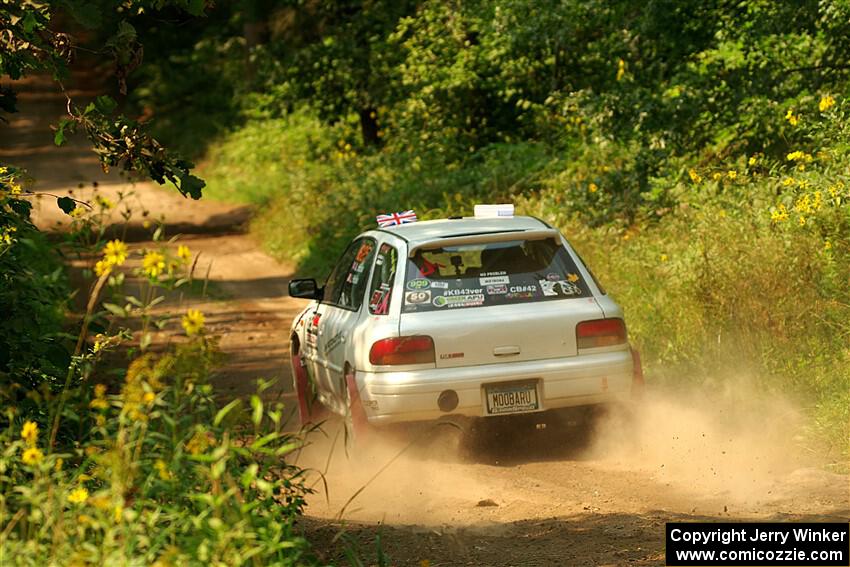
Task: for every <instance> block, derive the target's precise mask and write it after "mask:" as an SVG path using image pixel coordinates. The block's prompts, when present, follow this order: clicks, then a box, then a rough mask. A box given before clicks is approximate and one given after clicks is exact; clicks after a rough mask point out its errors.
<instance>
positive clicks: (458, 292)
mask: <svg viewBox="0 0 850 567" xmlns="http://www.w3.org/2000/svg"><path fill="white" fill-rule="evenodd" d="M480 293H484V290H483V289H482V288H480V287H477V288H472V289H469V288H468V287H465V288H462V289H449V290H446V295H469V294H480Z"/></svg>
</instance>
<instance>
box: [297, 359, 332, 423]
mask: <svg viewBox="0 0 850 567" xmlns="http://www.w3.org/2000/svg"><path fill="white" fill-rule="evenodd" d="M292 373H293V374H294V375H295V395H296V396H297V397H298V417H299V419H300V420H301V426H302V427H303V426H305V425H307V424H309V423H315V422H317V421H321V420H322V419H324V417H325V414H326V413H327V412H326V411H325V410H324V407H323V406H321V404H320V403H319V402H318V401H317V400H314V399H313V392H312V390H313V389H312V388H311V387H310V376H309V375H308V374H307V368H306V367H305V366H304V364H303V361H302V360H301V355H300V354H293V355H292ZM317 406H318V407H317Z"/></svg>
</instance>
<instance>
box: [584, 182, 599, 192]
mask: <svg viewBox="0 0 850 567" xmlns="http://www.w3.org/2000/svg"><path fill="white" fill-rule="evenodd" d="M587 190H588V191H590V192H591V193H596V192H597V191H599V187H598V186H597V185H596V183H591V184H590V185H588V186H587Z"/></svg>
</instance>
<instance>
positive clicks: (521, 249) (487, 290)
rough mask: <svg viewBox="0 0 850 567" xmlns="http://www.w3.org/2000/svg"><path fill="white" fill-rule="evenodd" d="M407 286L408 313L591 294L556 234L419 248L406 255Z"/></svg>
mask: <svg viewBox="0 0 850 567" xmlns="http://www.w3.org/2000/svg"><path fill="white" fill-rule="evenodd" d="M404 285H405V290H404V307H403V312H405V313H412V312H419V311H437V310H445V309H458V308H467V307H487V306H489V305H505V304H511V303H530V302H535V301H553V300H558V299H570V298H579V297H589V296H590V295H591V294H590V289H589V288H588V287H587V284H586V283H585V282H584V278H583V277H582V276H581V274H580V273H579V271H578V269H577V268H576V265H575V263H574V262H573V260H572V258H571V257H570V255H569V254H568V253H567V251H566V249H565V248H564V247H563V246H562V245H561V244H560V243H558V242H556V241H555V240H553V239H547V240H514V241H508V242H489V243H477V244H468V245H462V246H448V247H445V248H429V249H426V250H422V249H420V250H417V251H416V252H415V253H414V256H413V257H412V258H409V259H408V262H407V270H406V273H405V283H404Z"/></svg>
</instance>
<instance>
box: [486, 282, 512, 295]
mask: <svg viewBox="0 0 850 567" xmlns="http://www.w3.org/2000/svg"><path fill="white" fill-rule="evenodd" d="M506 293H508V286H506V285H505V284H498V285H488V286H487V295H504V294H506Z"/></svg>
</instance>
